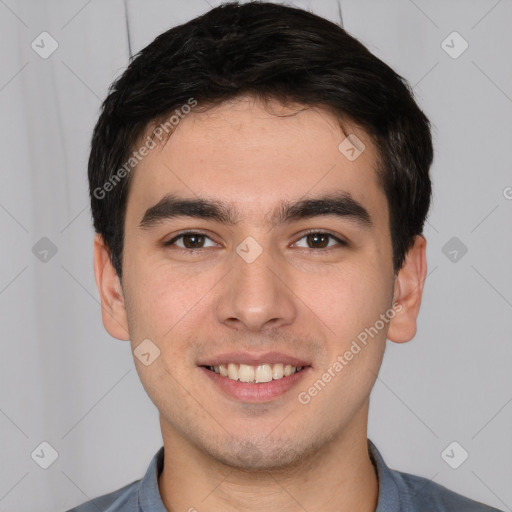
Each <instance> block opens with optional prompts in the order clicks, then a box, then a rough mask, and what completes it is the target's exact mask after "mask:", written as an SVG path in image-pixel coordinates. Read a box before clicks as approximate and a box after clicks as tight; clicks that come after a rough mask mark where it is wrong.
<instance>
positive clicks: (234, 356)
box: [198, 352, 310, 366]
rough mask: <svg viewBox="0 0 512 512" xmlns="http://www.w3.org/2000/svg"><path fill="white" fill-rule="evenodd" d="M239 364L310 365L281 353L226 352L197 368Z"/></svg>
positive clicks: (206, 360)
mask: <svg viewBox="0 0 512 512" xmlns="http://www.w3.org/2000/svg"><path fill="white" fill-rule="evenodd" d="M228 363H239V364H247V365H250V366H258V365H261V364H276V363H283V364H285V365H286V364H290V365H292V366H309V365H310V364H309V363H308V362H307V361H306V360H304V359H301V358H299V357H296V356H292V355H289V354H284V353H282V352H265V353H260V354H255V353H249V352H226V353H223V354H218V355H216V356H212V357H209V358H207V359H205V360H204V361H201V362H200V363H198V366H219V365H221V364H228Z"/></svg>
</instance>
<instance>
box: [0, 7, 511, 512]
mask: <svg viewBox="0 0 512 512" xmlns="http://www.w3.org/2000/svg"><path fill="white" fill-rule="evenodd" d="M210 3H211V4H212V5H216V4H218V3H219V2H213V0H210ZM296 5H299V6H304V7H310V8H311V9H312V10H313V11H316V12H318V13H320V14H323V15H325V16H328V17H330V18H331V19H333V20H335V21H338V22H339V11H338V4H337V2H336V0H331V1H329V0H325V1H319V0H313V1H310V2H296ZM208 8H209V6H208V4H207V2H206V1H205V0H194V1H192V0H187V1H185V0H168V1H163V0H151V1H147V0H146V1H142V0H128V1H127V2H123V1H122V0H107V1H105V0H92V1H86V0H72V1H64V0H62V1H57V0H52V1H50V0H48V1H36V0H32V1H22V0H0V34H1V36H0V37H1V42H2V44H1V46H0V56H1V66H0V113H1V114H0V115H1V119H2V125H1V137H0V144H1V164H0V165H1V187H0V229H1V235H2V236H1V256H0V258H1V259H0V263H1V266H0V311H1V324H0V325H1V336H2V351H1V353H2V355H1V358H0V372H1V386H0V433H1V437H0V443H1V454H0V461H1V462H0V464H1V468H0V511H2V512H7V511H9V512H11V511H16V512H28V511H30V512H34V511H41V512H50V511H52V512H55V511H63V510H66V509H68V508H70V507H71V506H74V505H76V504H78V503H81V502H83V501H85V500H87V499H89V498H92V497H96V496H98V495H100V494H103V493H106V492H110V491H113V490H115V489H118V488H119V487H121V486H123V485H125V484H127V483H129V482H131V481H133V480H135V479H138V478H141V476H142V475H143V474H144V472H145V470H146V467H147V465H148V463H149V461H150V459H151V457H152V456H153V455H154V453H155V452H156V450H157V449H158V448H159V447H160V446H161V444H162V440H161V435H160V430H159V424H158V415H157V411H156V409H155V407H154V406H153V404H152V403H151V402H150V400H149V398H148V397H147V396H146V394H145V392H144V390H143V388H142V385H141V384H140V382H139V379H138V376H137V374H136V371H135V369H134V363H133V360H132V355H131V353H130V349H129V344H128V343H123V342H120V341H117V340H114V339H112V338H110V337H109V335H108V334H107V333H106V332H105V331H104V329H103V326H102V323H101V315H100V306H99V302H98V300H99V298H98V293H97V290H96V286H95V282H94V275H93V266H92V240H93V231H92V228H91V221H90V214H89V206H88V196H87V179H86V161H87V157H88V150H89V143H90V136H91V132H92V128H93V125H94V123H95V121H96V119H97V116H98V113H99V106H100V102H101V100H103V99H104V97H105V96H106V93H107V88H108V86H109V84H110V83H111V82H112V81H113V79H114V78H115V77H117V76H118V75H119V74H120V73H121V72H122V71H123V70H124V69H125V67H126V65H127V64H128V57H129V53H130V50H131V51H132V52H133V53H135V52H136V51H138V50H140V49H141V48H142V47H143V46H145V45H146V44H148V43H149V42H150V41H151V40H152V39H153V38H154V37H155V36H156V35H157V34H159V33H160V32H162V31H164V30H166V29H167V28H169V27H171V26H172V25H175V24H176V23H179V22H183V21H186V20H188V19H189V18H191V17H193V16H195V15H197V14H199V13H201V12H204V11H205V10H207V9H208ZM341 10H342V15H343V20H344V25H345V28H346V29H347V30H348V31H349V32H351V33H352V34H353V35H355V36H356V37H358V38H359V39H360V40H361V41H362V42H363V43H365V44H366V45H367V46H368V47H369V49H370V50H371V51H373V52H374V53H375V54H376V55H377V56H379V57H380V58H382V59H383V60H384V61H386V62H387V63H388V64H390V65H391V66H392V67H394V69H396V70H397V71H398V72H399V73H400V74H401V75H402V76H404V77H405V78H406V79H407V80H409V81H410V83H411V84H412V85H413V86H414V91H415V94H416V96H417V100H418V102H419V103H420V105H421V106H422V108H423V109H424V111H425V112H426V114H427V115H428V116H429V117H430V119H431V120H432V123H433V125H434V129H433V135H434V141H435V150H436V156H435V163H434V166H433V169H432V178H433V183H434V204H433V208H432V210H431V214H430V217H429V222H428V225H427V227H426V237H427V240H428V262H429V277H428V278H427V282H426V286H425V294H424V301H423V305H422V310H421V314H420V318H419V333H418V335H417V336H416V338H415V340H413V341H412V342H410V343H407V344H403V345H396V344H394V343H391V342H388V348H387V351H386V354H385V359H384V364H383V367H382V371H381V373H380V377H379V379H378V381H377V384H376V386H375V389H374V391H373V395H372V401H371V413H370V425H369V437H370V438H371V439H372V440H373V441H374V442H375V443H376V444H377V446H378V447H379V448H380V450H381V452H382V453H383V455H384V457H385V459H386V461H387V463H388V464H389V465H390V466H392V467H395V468H397V469H400V470H402V471H408V472H412V473H415V474H418V475H422V476H425V477H427V478H429V479H433V480H434V481H435V482H438V483H441V484H443V485H445V486H447V487H449V488H451V489H453V490H455V491H457V492H460V493H462V494H465V495H467V496H469V497H471V498H474V499H477V500H480V501H483V502H486V503H488V504H491V505H493V506H495V507H497V508H500V509H502V510H512V509H511V507H512V485H511V482H512V458H511V454H512V436H511V433H512V432H511V430H512V429H511V426H512V403H511V402H512V377H511V371H510V366H511V364H510V363H511V358H512V348H511V317H512V315H511V313H512V270H511V262H512V237H511V234H512V230H511V219H512V200H511V199H510V198H511V197H512V188H507V187H512V170H511V165H512V148H511V146H512V123H511V120H512V56H511V53H512V52H511V49H512V32H511V30H510V26H512V2H511V1H510V0H501V1H496V0H489V1H487V0H485V1H484V0H481V1H467V0H460V1H453V0H452V1H449V2H447V1H442V0H437V1H433V0H432V1H420V0H415V1H414V2H413V1H412V0H395V1H385V2H384V1H377V0H375V1H370V0H365V1H361V0H358V1H356V0H342V4H341ZM42 31H47V32H49V33H50V34H51V35H52V37H53V38H54V39H55V40H56V41H57V42H58V44H59V47H58V49H57V50H56V51H55V53H53V54H52V55H51V56H50V57H49V58H48V59H42V58H41V57H39V55H38V54H37V53H36V52H35V51H33V50H32V48H31V43H32V41H33V40H34V39H36V38H37V37H38V36H39V34H40V33H41V32H42ZM453 31H457V32H459V33H460V35H461V36H462V37H463V38H464V39H465V40H466V41H467V42H468V43H469V48H468V49H467V50H466V51H465V52H464V53H463V54H462V55H460V56H459V57H458V58H457V59H453V58H452V57H450V56H449V55H448V54H447V53H446V52H445V51H444V49H443V47H442V41H443V40H445V39H446V37H447V36H448V35H449V34H451V33H452V32H453ZM448 41H450V40H448ZM459 43H460V41H458V42H457V43H453V45H455V49H457V47H458V48H460V46H457V45H458V44H459ZM448 44H450V45H452V43H450V42H449V43H448ZM507 196H508V198H509V199H507ZM42 237H48V238H49V239H50V240H51V241H52V242H53V243H54V244H55V245H56V247H57V249H58V252H57V253H56V255H55V256H53V257H52V258H49V260H48V261H47V262H46V263H45V262H42V261H40V260H39V259H38V258H36V256H35V255H34V254H33V252H32V247H33V246H34V244H36V242H38V240H40V239H41V238H42ZM452 237H457V238H458V239H459V240H460V241H461V242H462V243H463V244H464V245H465V246H466V247H467V248H468V252H467V254H465V255H464V256H463V257H461V258H459V259H458V261H456V262H453V261H451V260H450V259H449V258H448V257H447V256H445V254H444V253H443V250H442V249H443V247H444V246H445V244H446V243H447V242H448V241H449V240H450V239H451V238H452ZM445 252H448V251H445ZM459 255H460V252H459ZM43 441H46V442H48V443H50V444H51V445H52V446H53V447H54V448H55V449H56V450H57V452H58V458H57V460H56V461H55V462H54V463H53V464H52V465H51V466H50V467H49V468H48V469H46V470H44V469H42V468H40V467H39V466H38V465H37V464H36V462H34V460H33V459H32V458H31V453H32V452H33V451H34V450H35V449H36V448H37V447H38V446H39V445H40V443H41V442H43ZM452 441H457V442H458V443H459V444H460V445H461V446H462V447H464V449H465V450H467V451H468V452H469V458H468V459H467V460H466V461H465V462H464V463H463V464H462V465H461V466H460V467H459V468H458V469H456V470H454V469H452V468H450V467H449V466H448V465H447V464H446V463H445V462H444V460H443V459H442V458H441V453H442V451H443V450H444V449H445V448H446V447H447V446H448V445H449V444H450V443H451V442H452Z"/></svg>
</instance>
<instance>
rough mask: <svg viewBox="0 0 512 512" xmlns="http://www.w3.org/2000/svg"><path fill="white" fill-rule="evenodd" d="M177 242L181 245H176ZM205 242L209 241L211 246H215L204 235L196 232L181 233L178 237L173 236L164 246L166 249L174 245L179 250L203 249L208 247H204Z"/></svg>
mask: <svg viewBox="0 0 512 512" xmlns="http://www.w3.org/2000/svg"><path fill="white" fill-rule="evenodd" d="M178 240H180V241H182V243H181V244H179V243H176V242H177V241H178ZM206 240H210V241H211V242H212V244H213V246H215V245H216V244H215V242H213V240H212V239H211V238H210V237H208V236H206V235H205V234H204V233H198V232H196V231H188V232H186V233H181V234H180V235H178V236H175V237H174V238H173V239H172V240H169V241H168V242H165V243H164V245H165V246H166V247H167V246H171V245H176V246H177V247H179V248H180V249H204V248H205V247H208V246H205V245H204V243H205V241H206ZM209 247H212V246H209Z"/></svg>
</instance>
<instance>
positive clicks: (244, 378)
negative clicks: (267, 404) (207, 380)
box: [209, 363, 303, 382]
mask: <svg viewBox="0 0 512 512" xmlns="http://www.w3.org/2000/svg"><path fill="white" fill-rule="evenodd" d="M209 368H210V369H211V370H213V371H214V372H215V373H219V374H220V375H222V376H223V377H228V378H229V379H232V380H239V381H241V382H270V381H271V380H272V379H273V380H278V379H282V378H283V377H288V376H290V375H292V374H294V373H295V372H297V371H300V370H302V368H303V367H302V366H292V365H291V364H287V365H283V364H282V363H276V364H260V365H258V366H250V365H248V364H237V363H229V364H221V365H219V366H210V367H209Z"/></svg>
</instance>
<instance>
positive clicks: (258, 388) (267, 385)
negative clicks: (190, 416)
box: [200, 366, 311, 403]
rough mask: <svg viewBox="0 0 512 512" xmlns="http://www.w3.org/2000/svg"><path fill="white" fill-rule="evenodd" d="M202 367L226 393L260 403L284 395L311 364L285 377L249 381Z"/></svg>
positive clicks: (309, 368)
mask: <svg viewBox="0 0 512 512" xmlns="http://www.w3.org/2000/svg"><path fill="white" fill-rule="evenodd" d="M200 369H201V370H202V371H203V372H204V373H205V374H206V375H207V377H209V378H210V379H211V380H212V382H214V383H215V384H216V385H217V386H219V387H220V389H221V390H222V391H224V393H226V394H228V395H230V396H232V397H234V398H236V399H238V400H241V401H242V402H250V403H258V402H269V401H271V400H273V399H275V398H278V397H280V396H282V395H284V394H285V393H286V392H287V391H290V389H292V388H293V387H294V386H295V385H297V384H298V383H299V382H300V381H301V380H302V379H303V378H304V377H305V376H306V374H308V373H309V370H311V366H306V367H304V368H303V369H302V370H301V371H300V372H295V373H294V374H293V375H290V376H288V377H283V378H282V379H277V380H271V381H269V382H257V383H253V384H250V383H247V382H240V381H239V380H233V379H230V378H228V377H223V376H222V375H220V374H218V373H215V372H212V371H211V370H208V369H207V368H204V367H203V366H201V367H200Z"/></svg>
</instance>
